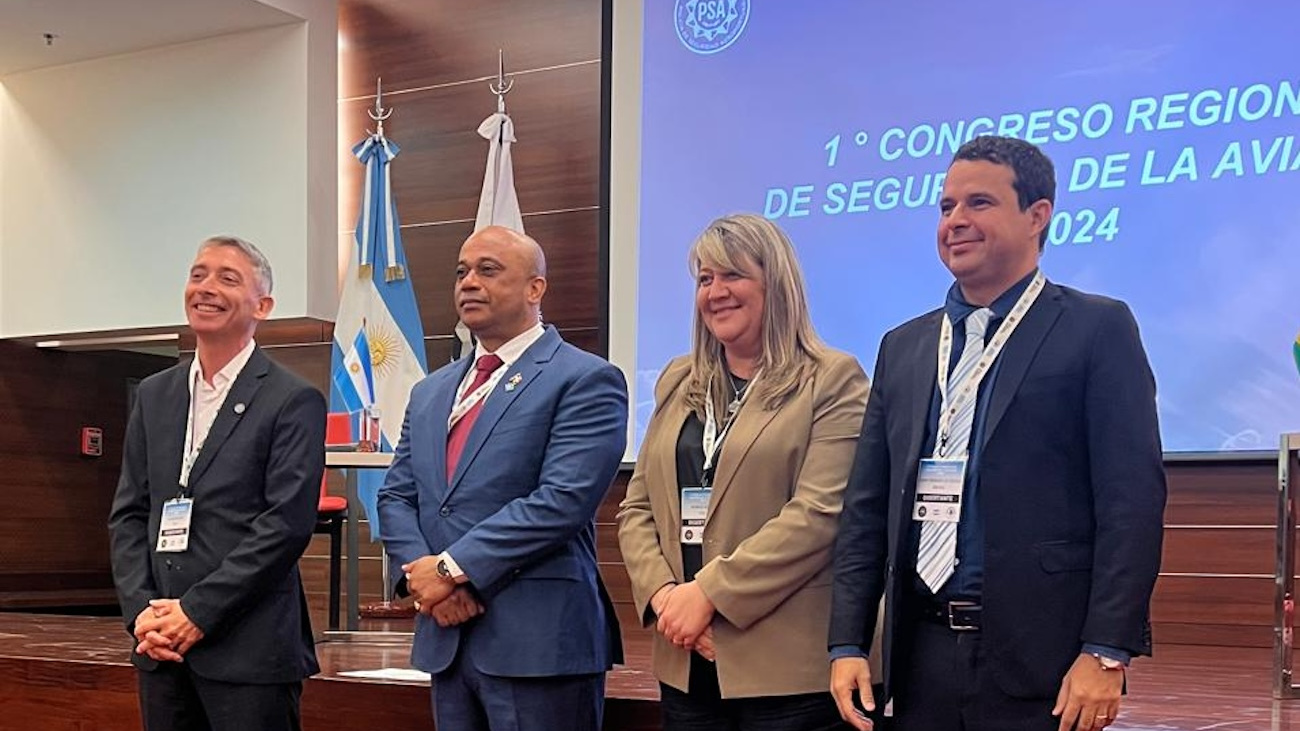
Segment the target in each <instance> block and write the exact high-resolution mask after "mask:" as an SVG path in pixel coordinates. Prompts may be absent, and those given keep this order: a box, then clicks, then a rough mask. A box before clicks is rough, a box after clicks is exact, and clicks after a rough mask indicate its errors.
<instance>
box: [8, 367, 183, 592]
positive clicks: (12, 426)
mask: <svg viewBox="0 0 1300 731" xmlns="http://www.w3.org/2000/svg"><path fill="white" fill-rule="evenodd" d="M173 362H174V361H173V360H171V359H169V358H164V357H159V356H151V355H141V354H137V353H125V352H75V353H74V352H62V351H51V350H41V349H38V348H35V347H32V346H30V345H23V344H19V343H16V342H8V341H0V465H3V468H2V469H0V495H4V499H5V509H4V510H2V511H0V607H4V606H11V607H17V606H23V607H27V606H42V605H49V604H56V605H57V604H112V603H113V602H114V601H115V599H114V597H113V593H112V586H113V584H112V577H111V575H110V572H109V558H108V528H107V521H108V511H109V506H110V504H111V502H112V498H113V492H114V490H115V489H116V487H117V477H118V472H119V469H120V467H121V462H122V440H123V435H124V433H125V431H126V420H127V381H128V379H130V378H143V377H145V376H148V375H149V374H151V373H154V372H157V371H159V370H162V369H163V368H166V367H167V366H169V365H171V364H172V363H173ZM83 426H97V427H100V428H101V429H103V432H104V455H103V456H102V457H98V458H87V457H81V456H79V455H78V450H79V448H80V429H81V427H83Z"/></svg>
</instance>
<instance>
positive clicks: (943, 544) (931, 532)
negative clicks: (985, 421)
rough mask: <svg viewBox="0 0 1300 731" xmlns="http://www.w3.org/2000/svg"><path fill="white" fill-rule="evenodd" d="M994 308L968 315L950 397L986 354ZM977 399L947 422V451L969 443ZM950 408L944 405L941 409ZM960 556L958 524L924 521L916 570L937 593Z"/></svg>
mask: <svg viewBox="0 0 1300 731" xmlns="http://www.w3.org/2000/svg"><path fill="white" fill-rule="evenodd" d="M992 316H993V310H990V309H988V308H987V307H982V308H980V309H978V310H975V311H974V312H972V313H970V314H969V315H967V316H966V344H965V345H964V346H963V347H962V351H961V359H960V360H958V361H957V367H956V368H954V369H953V371H952V374H951V375H950V376H949V377H948V391H947V393H948V398H955V396H956V394H958V393H960V392H961V391H962V389H963V388H964V387H965V385H966V381H967V379H969V378H970V377H971V373H972V372H973V371H974V370H975V364H976V363H977V362H979V359H980V355H982V354H983V353H984V331H985V330H987V329H988V326H989V319H990V318H991V317H992ZM977 400H978V399H977V398H972V399H967V400H966V403H964V404H963V405H962V407H961V409H960V410H959V411H958V412H957V413H956V414H953V417H952V420H951V421H950V422H949V423H948V441H947V448H946V449H945V450H944V453H945V454H949V455H955V456H964V455H965V454H966V452H967V447H968V446H969V444H970V435H971V429H972V428H973V427H974V424H975V402H976V401H977ZM943 408H947V405H946V404H941V405H940V409H943ZM940 438H942V435H936V438H935V456H938V446H939V445H938V440H939V439H940ZM956 558H957V523H955V522H954V523H948V522H942V521H938V520H927V521H925V522H924V523H922V524H921V544H920V547H919V548H918V549H917V552H916V573H917V574H918V575H919V576H920V577H921V580H922V581H924V582H925V584H926V586H928V587H930V591H932V592H935V593H938V591H939V588H940V587H942V586H943V584H944V582H945V581H947V580H948V578H949V577H950V576H952V573H953V571H954V570H955V568H956Z"/></svg>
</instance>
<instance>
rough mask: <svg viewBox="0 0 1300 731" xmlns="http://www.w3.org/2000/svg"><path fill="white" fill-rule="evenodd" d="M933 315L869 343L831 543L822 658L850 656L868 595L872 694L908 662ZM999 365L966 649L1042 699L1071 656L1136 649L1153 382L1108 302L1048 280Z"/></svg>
mask: <svg viewBox="0 0 1300 731" xmlns="http://www.w3.org/2000/svg"><path fill="white" fill-rule="evenodd" d="M942 317H943V313H942V311H941V310H936V311H934V312H931V313H928V314H926V315H923V316H921V317H919V318H916V319H914V320H912V321H910V322H907V323H906V324H904V325H902V326H900V327H898V328H897V329H895V330H893V331H891V332H889V333H888V334H886V335H885V337H884V340H883V341H882V343H881V347H880V354H879V356H878V357H877V361H876V372H875V378H874V380H873V381H872V389H871V396H870V399H869V400H868V404H867V414H866V417H865V419H864V422H863V426H862V436H861V438H860V440H859V443H858V450H857V455H856V457H855V462H854V468H853V472H852V475H851V477H850V479H849V485H848V488H847V491H846V493H845V502H844V512H843V515H842V518H841V523H840V532H839V536H838V539H837V541H836V547H835V560H834V570H835V580H834V590H833V602H832V610H831V631H830V644H831V645H832V646H835V645H845V644H847V645H859V646H863V647H865V646H866V645H867V644H868V643H869V642H870V639H871V636H872V630H873V629H874V625H875V622H876V605H877V602H878V601H879V599H880V597H881V594H882V593H884V595H885V600H886V609H885V631H884V658H883V661H884V667H885V670H884V676H885V677H884V680H885V683H886V687H887V690H886V692H887V693H888V692H889V685H890V679H891V675H892V674H893V672H896V671H897V669H898V668H899V667H900V665H901V664H902V663H906V662H908V658H907V654H908V652H907V651H908V648H906V647H903V646H902V643H900V642H899V641H898V639H899V632H898V627H899V622H900V618H901V617H903V616H904V615H906V614H907V612H908V606H907V594H908V592H907V591H904V589H905V584H904V582H910V581H912V580H913V575H914V568H915V561H916V547H915V546H914V545H912V540H911V539H910V536H911V535H912V531H911V524H912V519H911V507H912V503H913V500H914V496H915V492H916V473H917V464H918V461H919V459H920V458H921V457H922V455H921V449H922V443H923V441H924V439H925V433H926V429H927V418H928V412H929V409H930V400H931V397H932V395H933V393H934V389H935V378H936V371H937V366H936V362H937V352H938V340H939V325H940V322H941V320H942ZM1000 358H1001V361H1002V362H1001V365H1000V370H999V373H998V377H997V380H996V381H995V382H994V383H993V384H992V389H993V390H992V392H991V394H990V398H989V401H988V406H987V410H988V414H987V416H986V421H985V431H984V433H985V442H984V447H983V452H982V455H981V457H980V490H979V497H978V499H979V509H980V511H981V515H982V516H983V520H984V526H985V527H984V534H985V537H984V542H985V545H984V561H985V566H984V596H983V602H984V616H983V623H984V629H983V635H984V637H983V641H982V642H983V647H984V648H985V649H986V651H987V653H988V658H989V660H988V662H989V663H990V664H991V668H992V670H993V673H994V676H995V677H996V678H997V682H998V683H999V685H1000V686H1001V687H1002V689H1003V691H1005V692H1006V693H1007V694H1009V695H1011V696H1015V697H1025V698H1048V697H1054V696H1055V695H1056V693H1057V691H1058V690H1059V687H1060V681H1061V679H1062V678H1063V677H1064V675H1065V673H1066V671H1067V670H1068V669H1069V667H1070V664H1071V663H1072V662H1073V661H1074V659H1075V658H1076V657H1077V656H1078V653H1079V651H1080V646H1081V644H1082V643H1085V642H1089V643H1096V644H1101V645H1109V646H1112V647H1118V648H1123V649H1125V650H1127V651H1129V652H1131V653H1133V654H1134V655H1142V654H1149V653H1150V651H1151V638H1150V629H1149V623H1148V621H1147V614H1148V606H1149V603H1150V597H1151V590H1152V587H1153V586H1154V584H1155V578H1156V573H1157V571H1158V570H1159V566H1160V548H1161V536H1162V516H1163V511H1164V503H1165V477H1164V469H1163V465H1162V460H1161V449H1160V436H1159V430H1158V427H1157V423H1156V403H1155V381H1154V379H1153V377H1152V374H1151V369H1150V367H1149V366H1148V364H1147V359H1146V354H1145V352H1144V351H1143V349H1142V343H1141V341H1140V340H1139V337H1138V330H1137V324H1136V323H1135V322H1134V320H1133V316H1132V314H1131V313H1130V312H1129V310H1128V308H1127V307H1126V306H1125V305H1124V304H1123V303H1121V302H1118V301H1115V300H1111V299H1107V298H1105V297H1100V296H1096V295H1089V294H1084V293H1082V292H1079V291H1077V290H1073V289H1069V288H1066V287H1061V286H1057V285H1054V284H1050V283H1049V284H1048V285H1047V286H1046V288H1045V289H1044V290H1043V293H1042V294H1041V295H1040V297H1039V299H1038V301H1037V302H1036V303H1035V304H1034V306H1033V307H1032V308H1031V309H1030V310H1029V312H1028V313H1027V315H1026V317H1025V319H1024V321H1023V322H1022V323H1021V324H1020V327H1019V329H1017V330H1016V332H1015V334H1014V335H1013V336H1012V338H1011V340H1010V341H1009V342H1008V343H1007V345H1006V348H1005V349H1004V350H1003V352H1002V355H1001V356H1000Z"/></svg>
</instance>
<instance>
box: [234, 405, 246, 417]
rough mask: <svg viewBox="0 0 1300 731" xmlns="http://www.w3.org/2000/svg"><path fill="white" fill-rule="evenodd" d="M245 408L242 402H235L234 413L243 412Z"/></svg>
mask: <svg viewBox="0 0 1300 731" xmlns="http://www.w3.org/2000/svg"><path fill="white" fill-rule="evenodd" d="M245 408H246V407H245V406H244V404H242V403H238V404H235V413H236V414H242V413H244V409H245Z"/></svg>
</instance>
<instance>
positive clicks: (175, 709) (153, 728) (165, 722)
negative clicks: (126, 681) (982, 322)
mask: <svg viewBox="0 0 1300 731" xmlns="http://www.w3.org/2000/svg"><path fill="white" fill-rule="evenodd" d="M137 675H138V676H139V681H140V714H141V715H142V716H143V717H144V728H145V731H250V729H257V730H258V731H300V730H301V729H302V723H301V720H300V718H299V702H300V699H301V697H302V681H297V682H293V683H279V684H274V685H254V684H248V683H223V682H221V681H218V680H210V679H208V678H204V677H201V676H198V675H195V674H194V673H193V672H192V671H191V670H190V669H189V666H188V665H185V664H184V663H174V662H165V663H161V664H159V666H158V668H157V669H156V670H154V671H153V672H145V671H143V670H140V671H137Z"/></svg>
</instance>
